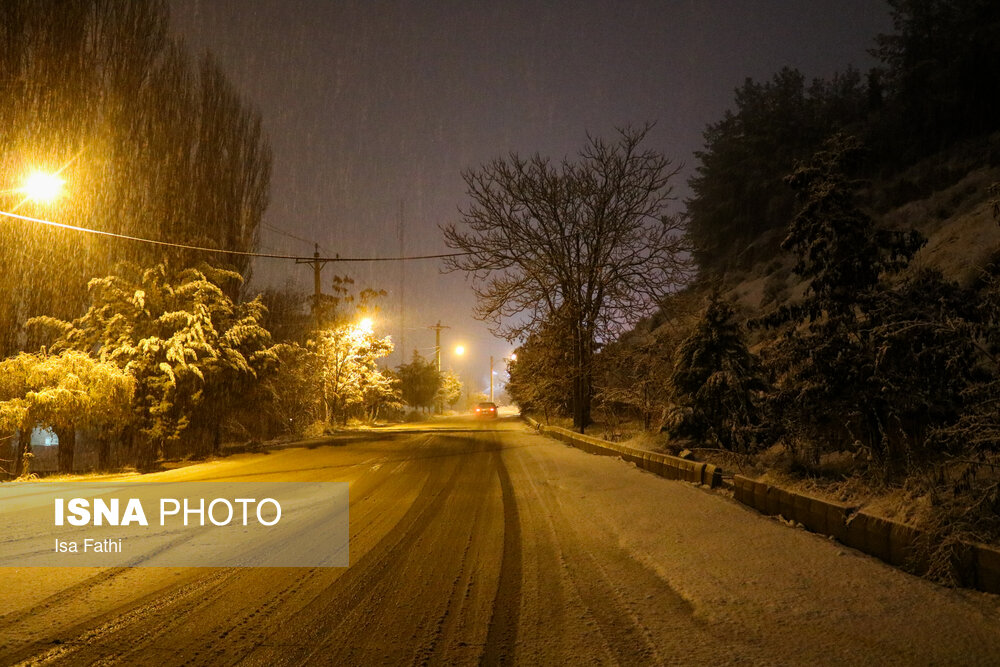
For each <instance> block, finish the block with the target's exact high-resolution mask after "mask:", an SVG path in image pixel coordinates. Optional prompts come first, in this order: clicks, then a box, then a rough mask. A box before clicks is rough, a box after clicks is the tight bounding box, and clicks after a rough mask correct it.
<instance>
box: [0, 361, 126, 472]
mask: <svg viewBox="0 0 1000 667" xmlns="http://www.w3.org/2000/svg"><path fill="white" fill-rule="evenodd" d="M0 376H3V378H4V380H3V381H2V386H0V398H2V399H4V400H0V430H3V431H10V430H14V429H17V430H18V431H19V432H20V434H21V437H20V438H19V443H18V445H19V446H18V449H17V453H16V456H15V464H19V463H20V461H21V459H22V458H23V455H24V453H25V452H26V451H27V447H28V444H27V443H28V438H29V437H30V434H31V431H32V429H34V428H35V427H36V426H43V427H48V428H51V429H52V430H53V431H54V432H55V433H56V435H57V437H58V438H59V470H60V471H61V472H70V471H72V470H73V455H74V450H75V443H76V431H77V429H88V430H91V431H94V432H97V433H101V434H112V433H117V432H118V431H119V430H120V429H121V428H122V427H123V426H124V425H125V424H126V423H127V422H128V420H129V418H130V409H131V405H132V400H133V394H134V390H135V381H134V379H133V378H132V376H131V375H129V374H128V373H126V372H125V371H124V370H122V369H121V368H119V367H117V366H115V365H114V364H110V363H106V362H102V361H99V360H97V359H94V358H93V357H91V356H89V355H87V354H85V353H83V352H78V351H74V350H65V351H63V352H61V353H59V354H55V355H49V354H45V353H41V354H26V353H21V354H19V355H17V356H16V357H12V358H10V359H6V360H4V361H3V362H0ZM100 445H101V446H100V448H99V459H100V463H101V464H104V465H106V463H107V457H108V448H109V447H110V440H108V439H106V438H101V443H100ZM20 472H21V469H20V468H19V467H17V466H15V473H16V474H20Z"/></svg>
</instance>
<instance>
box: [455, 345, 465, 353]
mask: <svg viewBox="0 0 1000 667" xmlns="http://www.w3.org/2000/svg"><path fill="white" fill-rule="evenodd" d="M455 354H457V355H458V356H462V355H463V354H465V346H464V345H456V346H455Z"/></svg>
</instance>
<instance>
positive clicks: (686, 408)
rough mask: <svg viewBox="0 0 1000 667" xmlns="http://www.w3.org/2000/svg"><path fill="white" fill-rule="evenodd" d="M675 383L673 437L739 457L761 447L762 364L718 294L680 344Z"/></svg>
mask: <svg viewBox="0 0 1000 667" xmlns="http://www.w3.org/2000/svg"><path fill="white" fill-rule="evenodd" d="M670 384H671V385H672V387H673V391H674V394H675V396H676V397H677V400H678V403H679V405H678V407H677V408H676V409H675V410H674V411H673V413H672V414H671V415H670V419H669V421H668V431H669V432H670V434H671V435H672V436H674V437H685V438H692V439H695V440H698V441H702V442H709V443H713V444H718V446H719V447H721V448H723V449H727V450H729V451H733V452H739V453H748V452H750V451H751V450H753V449H754V448H755V447H756V446H757V445H758V444H759V438H758V433H759V430H760V422H761V415H760V410H759V408H758V399H757V394H758V393H759V392H760V391H761V390H762V389H763V384H762V382H761V380H760V377H759V375H758V368H757V362H756V359H754V357H753V355H751V354H750V352H749V350H748V349H747V346H746V343H745V342H744V336H743V331H742V327H740V325H739V324H738V323H737V322H736V318H735V314H734V312H733V309H732V308H731V307H730V306H729V305H728V304H727V303H725V302H724V301H722V300H721V299H720V298H719V296H718V294H713V295H712V298H711V299H710V301H709V303H708V307H707V308H706V309H705V312H704V314H703V315H702V317H701V319H700V320H699V321H698V323H697V324H696V325H695V327H694V331H692V332H691V334H690V335H689V336H688V337H687V338H686V339H685V340H684V341H683V342H682V343H681V344H680V347H679V348H678V350H677V360H676V363H675V366H674V372H673V374H672V375H671V377H670Z"/></svg>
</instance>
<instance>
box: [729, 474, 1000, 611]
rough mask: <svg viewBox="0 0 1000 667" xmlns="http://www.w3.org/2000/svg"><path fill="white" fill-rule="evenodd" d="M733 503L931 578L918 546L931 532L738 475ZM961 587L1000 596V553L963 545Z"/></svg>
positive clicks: (959, 563) (959, 567)
mask: <svg viewBox="0 0 1000 667" xmlns="http://www.w3.org/2000/svg"><path fill="white" fill-rule="evenodd" d="M733 487H734V494H733V497H734V498H735V499H736V500H737V501H739V502H740V503H742V504H744V505H746V506H747V507H751V508H753V509H755V510H757V511H758V512H760V513H761V514H765V515H769V516H780V517H782V518H784V519H785V520H788V521H795V522H796V523H799V524H801V525H802V526H803V527H804V528H805V529H806V530H808V531H810V532H813V533H818V534H820V535H827V536H829V537H833V538H834V539H836V540H837V541H838V542H840V543H842V544H844V545H845V546H848V547H851V548H852V549H857V550H858V551H860V552H862V553H865V554H868V555H869V556H875V557H876V558H878V559H879V560H881V561H884V562H886V563H888V564H890V565H894V566H896V567H898V568H901V569H904V570H906V571H908V572H910V573H912V574H916V575H922V574H926V572H927V567H928V564H927V562H926V560H925V559H923V558H921V557H919V550H918V549H917V546H918V545H919V543H920V542H921V541H923V540H926V539H928V538H927V534H926V532H925V531H922V530H920V529H919V528H915V527H913V526H910V525H908V524H905V523H900V522H898V521H892V520H890V519H884V518H882V517H877V516H873V515H871V514H867V513H866V512H864V511H861V510H859V509H858V508H857V507H856V506H852V505H848V504H845V503H838V502H834V501H830V500H823V499H820V498H813V497H811V496H807V495H804V494H801V493H796V492H794V491H788V490H786V489H782V488H781V487H777V486H773V485H771V484H767V483H766V482H759V481H757V480H753V479H750V478H748V477H743V476H742V475H735V476H734V477H733ZM956 556H957V557H956V559H955V561H956V562H955V568H956V570H957V571H958V575H959V578H960V584H961V585H962V586H963V587H965V588H975V589H978V590H981V591H985V592H987V593H996V594H1000V549H997V548H995V547H991V546H988V545H985V544H978V543H976V544H969V543H963V545H962V547H961V548H960V549H959V553H958V554H956Z"/></svg>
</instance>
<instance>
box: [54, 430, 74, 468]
mask: <svg viewBox="0 0 1000 667" xmlns="http://www.w3.org/2000/svg"><path fill="white" fill-rule="evenodd" d="M53 430H54V431H55V433H56V437H57V438H59V472H61V473H71V472H73V453H74V451H75V450H76V429H75V428H73V426H72V425H70V426H65V427H60V428H55V429H53Z"/></svg>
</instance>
